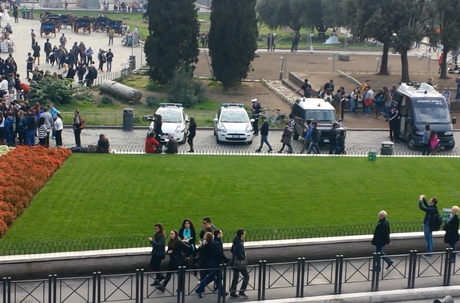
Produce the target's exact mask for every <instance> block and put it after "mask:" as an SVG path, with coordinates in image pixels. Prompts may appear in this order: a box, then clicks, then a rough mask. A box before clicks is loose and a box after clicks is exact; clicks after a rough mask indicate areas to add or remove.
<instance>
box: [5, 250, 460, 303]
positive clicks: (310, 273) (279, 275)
mask: <svg viewBox="0 0 460 303" xmlns="http://www.w3.org/2000/svg"><path fill="white" fill-rule="evenodd" d="M392 259H393V261H394V264H393V265H394V267H392V268H391V269H389V270H386V269H384V270H383V271H382V272H381V273H380V282H379V290H381V291H384V290H398V289H401V290H403V289H405V288H406V287H407V279H408V268H409V260H408V256H393V257H392ZM146 266H147V264H146ZM371 267H372V262H371V258H349V259H344V263H343V275H342V277H343V280H342V281H343V284H342V293H343V294H350V293H357V292H368V291H371V279H372V278H371V277H372V271H371V270H370V268H371ZM416 267H417V268H416V280H415V287H416V288H426V287H434V286H442V281H443V268H442V267H443V253H440V254H438V255H435V256H434V257H433V258H430V259H425V258H424V257H423V256H421V255H419V256H418V258H417V266H416ZM248 270H249V274H250V281H249V286H248V289H247V294H248V295H249V297H250V300H251V301H252V300H257V295H258V291H257V289H258V285H259V278H258V274H259V269H258V266H257V265H255V266H250V267H249V268H248ZM297 271H298V267H297V262H293V263H279V264H267V265H266V275H265V289H266V291H265V293H266V295H265V298H266V299H267V300H270V299H281V298H293V297H295V295H296V285H297ZM458 271H459V268H458V267H456V265H455V266H454V267H453V269H452V273H453V275H452V277H451V285H458V283H459V282H460V276H459V275H458ZM153 277H154V275H153V274H151V273H145V275H144V292H143V297H144V302H164V303H169V302H171V303H173V302H177V299H176V293H175V290H176V287H177V275H176V274H174V275H173V277H172V279H171V281H170V283H169V285H168V287H167V289H166V291H165V293H161V292H159V291H158V290H156V289H155V288H154V287H151V286H149V285H150V284H151V283H152V282H153ZM334 277H335V260H326V261H311V262H309V261H308V260H307V262H306V264H305V276H304V296H305V297H312V296H321V295H330V294H333V292H334ZM12 279H13V281H14V277H12ZM198 282H199V278H197V277H195V276H193V275H192V274H191V273H190V272H187V273H186V281H185V291H186V293H185V295H186V297H185V302H187V303H189V302H190V303H195V302H203V303H208V302H209V303H211V302H213V303H215V302H217V297H216V296H217V295H216V294H215V293H213V290H212V285H210V287H209V288H207V289H206V292H205V294H204V298H203V299H200V298H198V296H197V295H196V294H195V289H196V287H197V285H198ZM230 283H231V275H230V273H229V275H228V276H227V283H226V285H227V286H226V288H227V290H228V288H229V285H230ZM12 284H13V285H12V290H13V291H15V296H14V298H13V302H46V300H45V299H46V298H47V289H48V283H47V279H44V280H35V281H19V282H17V283H14V282H13V283H12ZM1 292H2V289H1V288H0V294H1ZM135 293H136V275H135V274H125V275H102V277H101V298H102V302H108V301H115V300H117V301H118V300H119V302H134V298H135ZM28 294H29V296H28ZM31 295H33V296H34V297H36V298H43V301H40V300H33V298H32V297H31ZM57 298H58V302H63V301H64V299H66V302H81V301H82V300H83V301H85V302H86V299H85V298H89V300H88V301H91V298H92V278H91V277H90V278H83V277H82V278H66V279H64V280H58V281H57ZM240 300H241V299H230V298H228V302H238V301H240ZM421 302H423V301H421ZM425 302H427V301H425ZM431 302H432V301H431Z"/></svg>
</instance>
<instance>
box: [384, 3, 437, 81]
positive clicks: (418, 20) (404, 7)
mask: <svg viewBox="0 0 460 303" xmlns="http://www.w3.org/2000/svg"><path fill="white" fill-rule="evenodd" d="M396 2H397V3H398V5H397V6H395V7H394V8H395V9H394V10H393V18H394V29H395V30H394V34H393V37H392V39H391V42H390V46H392V47H393V48H394V50H395V51H396V52H398V53H399V54H400V56H401V82H410V76H409V60H408V58H407V52H408V51H409V50H410V49H411V47H412V46H413V44H414V43H415V42H417V41H421V40H422V38H423V37H424V35H425V32H426V31H425V26H424V24H425V23H426V22H427V20H428V19H429V17H428V14H427V7H426V4H425V0H395V3H396Z"/></svg>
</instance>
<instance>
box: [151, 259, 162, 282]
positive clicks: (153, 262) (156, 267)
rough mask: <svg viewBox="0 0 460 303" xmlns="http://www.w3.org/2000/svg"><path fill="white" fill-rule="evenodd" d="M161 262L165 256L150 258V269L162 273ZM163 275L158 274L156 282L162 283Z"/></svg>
mask: <svg viewBox="0 0 460 303" xmlns="http://www.w3.org/2000/svg"><path fill="white" fill-rule="evenodd" d="M161 260H163V256H155V255H152V257H151V258H150V268H152V270H153V271H160V266H161ZM161 276H162V274H160V273H156V276H155V282H158V283H159V282H160V280H161Z"/></svg>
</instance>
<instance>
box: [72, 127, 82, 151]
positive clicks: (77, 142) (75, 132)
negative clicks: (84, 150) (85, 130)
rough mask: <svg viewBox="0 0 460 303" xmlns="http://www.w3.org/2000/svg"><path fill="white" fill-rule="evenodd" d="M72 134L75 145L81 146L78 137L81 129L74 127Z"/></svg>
mask: <svg viewBox="0 0 460 303" xmlns="http://www.w3.org/2000/svg"><path fill="white" fill-rule="evenodd" d="M73 134H74V136H75V145H76V146H77V147H81V139H80V134H81V129H74V130H73Z"/></svg>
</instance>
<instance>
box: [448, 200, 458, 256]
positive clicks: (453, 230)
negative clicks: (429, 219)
mask: <svg viewBox="0 0 460 303" xmlns="http://www.w3.org/2000/svg"><path fill="white" fill-rule="evenodd" d="M458 211H459V207H458V206H452V210H451V212H450V214H449V217H447V220H446V223H445V224H444V230H445V231H446V234H445V235H444V243H447V244H449V246H450V248H452V250H453V251H455V245H456V244H457V242H458V240H459V236H458V226H459V220H458ZM456 254H457V253H452V256H451V261H452V262H455V256H456Z"/></svg>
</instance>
